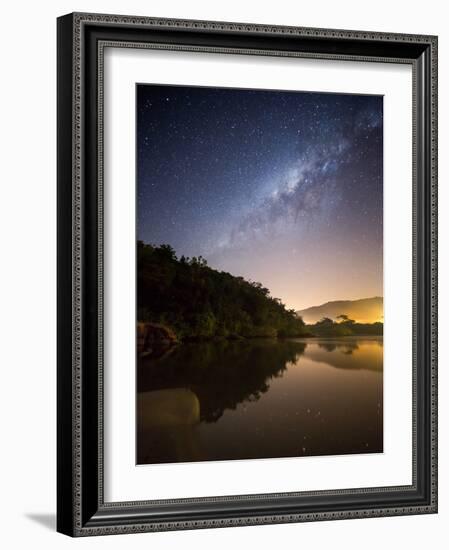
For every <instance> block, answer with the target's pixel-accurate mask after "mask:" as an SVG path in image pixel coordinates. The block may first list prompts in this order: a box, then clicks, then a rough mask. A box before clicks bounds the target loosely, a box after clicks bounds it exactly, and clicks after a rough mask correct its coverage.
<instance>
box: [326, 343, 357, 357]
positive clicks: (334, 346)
mask: <svg viewBox="0 0 449 550" xmlns="http://www.w3.org/2000/svg"><path fill="white" fill-rule="evenodd" d="M318 347H320V348H321V349H325V350H326V351H329V352H331V351H335V350H338V351H341V352H342V353H344V354H345V355H352V353H353V352H354V351H355V350H357V349H359V346H358V345H357V344H356V343H355V342H344V343H343V344H340V343H335V342H318Z"/></svg>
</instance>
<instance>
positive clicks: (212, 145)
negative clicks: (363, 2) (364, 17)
mask: <svg viewBox="0 0 449 550" xmlns="http://www.w3.org/2000/svg"><path fill="white" fill-rule="evenodd" d="M136 108H137V238H138V239H140V240H143V241H144V242H146V243H151V244H155V245H159V244H162V243H167V244H170V245H171V246H173V248H174V249H175V250H176V252H177V254H178V256H181V255H185V256H189V257H191V256H199V255H201V256H203V257H204V258H206V260H207V262H208V264H209V265H210V266H211V267H213V268H215V269H218V270H223V271H228V272H229V273H232V274H233V275H240V276H243V277H245V278H246V279H248V280H252V281H258V282H261V283H262V284H263V285H264V286H265V287H267V288H269V289H270V292H271V294H272V296H274V297H277V298H280V299H281V300H282V301H283V303H284V304H286V306H287V307H289V308H294V309H303V308H306V307H309V306H313V305H319V304H322V303H324V302H327V301H331V300H340V299H359V298H367V297H371V296H382V295H383V289H382V278H383V262H382V256H383V244H382V241H383V228H382V222H383V220H382V210H383V142H382V139H383V98H382V96H370V95H354V94H331V93H318V92H290V91H273V90H243V89H232V88H207V87H191V86H167V85H152V84H138V85H137V106H136Z"/></svg>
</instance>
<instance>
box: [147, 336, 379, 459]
mask: <svg viewBox="0 0 449 550" xmlns="http://www.w3.org/2000/svg"><path fill="white" fill-rule="evenodd" d="M382 363H383V344H382V338H378V337H372V338H363V339H362V338H357V339H355V338H354V339H353V338H340V339H338V338H334V339H313V340H312V339H310V340H287V341H275V340H273V341H272V340H251V341H242V342H240V341H237V342H234V341H233V342H229V341H222V342H209V343H195V344H193V343H192V344H182V345H180V346H178V347H176V348H174V349H173V350H172V353H171V354H169V355H167V356H165V357H161V358H159V359H156V360H155V359H149V358H146V359H141V360H140V361H139V365H138V372H137V375H138V380H137V387H138V404H137V426H138V433H137V462H138V463H139V464H145V463H159V462H185V461H201V460H230V459H243V458H268V457H286V456H305V455H309V456H310V455H323V454H346V453H360V452H380V451H382Z"/></svg>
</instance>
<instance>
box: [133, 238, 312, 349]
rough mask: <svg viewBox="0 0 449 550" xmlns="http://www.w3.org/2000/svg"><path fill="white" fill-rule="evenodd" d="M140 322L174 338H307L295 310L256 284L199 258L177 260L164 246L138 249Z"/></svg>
mask: <svg viewBox="0 0 449 550" xmlns="http://www.w3.org/2000/svg"><path fill="white" fill-rule="evenodd" d="M137 285H138V288H137V307H138V320H139V321H152V322H155V323H160V324H162V325H166V326H167V327H170V328H171V329H173V330H174V331H175V333H176V335H177V337H178V338H179V339H202V338H212V337H224V338H238V337H244V338H256V337H270V336H271V337H276V336H278V337H294V336H302V335H304V334H306V328H305V325H304V323H303V321H302V319H301V318H300V317H298V316H297V315H296V313H295V311H294V310H288V309H286V307H285V305H284V304H282V302H281V301H280V300H278V299H276V298H273V297H272V296H270V293H269V290H268V289H267V288H264V287H263V286H262V285H261V284H260V283H256V282H250V281H246V280H245V279H243V278H242V277H234V276H232V275H231V274H229V273H225V272H223V271H216V270H215V269H212V268H210V267H209V266H208V265H207V263H206V261H205V260H204V259H203V258H202V257H201V256H200V257H198V258H196V257H194V258H185V257H184V256H181V257H180V258H177V256H176V252H175V251H174V250H173V248H172V247H171V246H169V245H161V246H158V247H156V246H151V245H147V244H144V243H143V242H141V241H139V242H138V245H137Z"/></svg>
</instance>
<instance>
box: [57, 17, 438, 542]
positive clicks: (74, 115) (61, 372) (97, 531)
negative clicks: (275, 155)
mask: <svg viewBox="0 0 449 550" xmlns="http://www.w3.org/2000/svg"><path fill="white" fill-rule="evenodd" d="M67 21H70V24H71V30H70V31H67V30H66V31H64V32H63V27H64V28H65V29H67ZM89 23H91V24H97V23H99V24H101V23H103V24H110V25H131V26H134V25H143V26H147V27H149V28H150V27H164V28H173V27H175V28H176V27H178V28H179V27H181V28H184V29H196V30H206V31H207V30H215V31H217V30H218V31H225V32H236V33H237V32H252V33H273V34H293V35H295V34H296V35H303V36H305V37H321V38H331V39H332V38H335V39H342V38H343V39H345V38H348V39H359V40H361V41H364V40H366V41H373V40H380V41H396V42H398V41H400V42H404V43H419V44H422V45H428V46H430V47H431V60H432V63H431V68H430V80H431V86H432V116H431V121H430V123H431V128H432V158H431V168H430V176H431V181H432V184H431V188H432V200H431V204H430V208H429V221H430V224H431V225H432V247H431V254H430V260H431V266H429V267H430V270H431V273H432V275H431V286H432V288H431V303H430V304H429V305H430V309H431V316H432V323H431V326H432V342H431V350H430V351H431V352H430V359H431V371H432V395H431V407H430V408H431V422H432V429H433V430H434V431H433V433H432V443H433V444H432V449H431V464H430V466H431V483H432V487H433V488H435V491H434V490H431V502H430V503H429V504H427V505H426V504H423V505H422V506H415V505H413V506H407V507H397V508H395V507H390V508H376V509H371V510H369V509H368V510H347V511H339V512H320V513H299V514H283V515H267V516H261V517H245V518H227V519H218V520H209V519H208V520H198V521H197V520H192V521H181V522H177V521H173V522H170V521H167V522H162V523H143V524H138V523H136V524H131V525H125V524H121V525H120V524H117V525H113V526H110V527H108V526H102V527H100V526H99V527H96V526H89V522H88V523H87V524H86V525H85V526H83V525H82V520H81V517H82V516H81V486H82V483H81V482H82V480H81V443H82V442H81V424H82V418H81V414H82V410H81V392H82V387H81V372H82V369H81V366H82V365H81V313H82V311H81V292H82V288H81V267H82V250H81V231H82V227H81V199H82V197H81V169H82V164H81V162H82V161H81V109H82V104H81V85H82V79H81V71H82V67H81V63H82V61H81V47H82V45H81V35H82V27H83V25H84V24H89ZM58 32H59V34H58V48H61V47H62V45H63V43H64V44H65V48H67V41H69V42H70V51H71V62H72V67H73V73H72V72H70V77H71V78H70V80H71V84H72V89H73V96H72V98H71V101H70V110H71V122H72V128H73V135H72V136H71V138H70V149H71V162H70V170H71V174H70V179H71V182H72V184H71V193H69V194H70V199H71V208H70V213H71V216H70V218H69V219H70V224H71V227H70V250H71V274H72V276H71V278H70V286H71V288H72V291H71V303H70V317H71V326H70V331H71V334H70V338H71V346H70V353H71V361H70V362H69V365H70V376H69V375H68V369H67V364H66V361H67V350H65V353H63V351H64V350H62V349H61V347H62V346H61V343H62V342H64V341H65V342H66V341H67V338H68V336H67V327H66V328H65V329H64V330H62V329H61V331H60V329H59V325H60V324H62V321H64V320H66V318H67V316H68V311H67V304H65V303H64V301H63V297H64V296H63V295H64V294H66V293H67V286H68V280H67V277H66V272H65V271H64V269H63V267H64V265H65V264H64V260H66V257H65V256H64V246H66V245H68V238H67V237H68V236H67V231H68V222H67V221H66V222H64V221H63V219H62V212H63V210H62V207H63V205H65V207H64V212H66V208H67V195H68V193H67V189H66V187H67V169H66V170H64V169H63V166H62V164H63V163H62V162H61V159H60V158H59V157H61V156H64V155H61V150H64V151H65V150H66V149H67V143H68V141H69V140H68V138H67V128H65V130H66V131H65V133H63V128H62V126H63V125H62V123H61V120H60V114H61V113H62V112H64V113H65V116H66V118H67V103H66V101H63V102H62V103H61V106H60V105H59V103H58V144H60V145H59V146H58V147H60V149H59V148H58V208H59V216H58V455H62V456H60V457H59V458H58V484H59V485H60V487H61V486H63V487H66V485H67V479H70V482H71V490H70V498H69V497H68V496H67V495H64V496H63V497H62V496H61V490H60V487H58V531H60V532H63V533H65V534H69V535H72V536H91V535H106V534H119V533H133V532H144V531H166V530H175V529H201V528H213V527H224V526H241V525H260V524H272V523H288V522H303V521H317V520H330V519H349V518H360V517H381V516H394V515H404V514H417V513H432V512H436V511H437V496H436V476H437V465H436V451H437V449H436V445H437V442H436V345H437V336H436V326H437V325H436V323H437V320H436V312H437V309H436V308H437V305H436V291H437V279H436V260H437V248H436V201H437V195H436V178H437V171H436V170H437V167H436V139H437V136H436V130H437V118H436V108H437V105H436V101H437V95H436V86H437V81H436V79H437V74H436V71H437V67H436V56H437V38H436V37H434V36H427V35H404V34H390V33H374V32H373V33H372V32H363V31H339V30H331V29H310V28H300V27H281V26H268V25H249V24H244V23H220V22H207V21H182V20H173V19H156V18H145V17H132V16H113V15H103V14H85V13H74V14H69V15H67V16H63V17H61V18H59V19H58ZM62 61H64V62H65V63H66V64H67V63H68V61H69V59H68V58H67V54H66V53H65V54H63V53H58V101H59V99H60V98H59V93H60V88H59V86H62V85H64V86H67V81H68V78H67V72H68V71H72V68H70V69H66V70H65V71H64V70H63V68H62V67H61V63H62ZM429 149H430V147H429ZM429 149H428V150H429ZM63 264H64V265H63ZM63 359H64V360H63ZM63 377H64V378H66V379H68V380H69V381H70V383H71V388H70V399H69V393H68V390H67V383H66V382H64V380H62V378H63ZM62 401H65V402H67V403H69V404H70V407H71V411H70V415H68V418H69V419H70V429H67V430H66V433H70V439H71V442H70V446H68V439H69V436H68V435H65V436H63V435H62V431H63V430H62V426H65V427H66V428H68V423H67V420H68V418H67V403H64V404H63V403H62ZM72 436H73V437H72ZM68 451H70V459H71V460H70V466H71V467H70V473H69V474H66V473H64V471H63V470H64V468H62V465H65V466H66V467H67V465H68V462H69V460H68ZM61 480H62V481H63V482H64V483H63V485H61ZM68 506H70V510H68V508H67V507H68ZM69 520H70V521H69Z"/></svg>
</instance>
